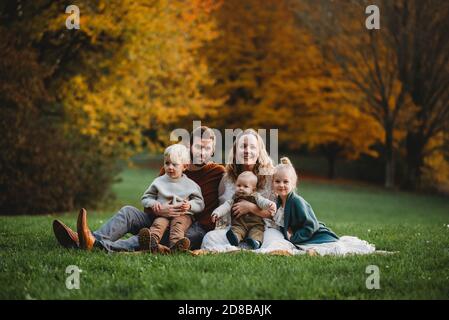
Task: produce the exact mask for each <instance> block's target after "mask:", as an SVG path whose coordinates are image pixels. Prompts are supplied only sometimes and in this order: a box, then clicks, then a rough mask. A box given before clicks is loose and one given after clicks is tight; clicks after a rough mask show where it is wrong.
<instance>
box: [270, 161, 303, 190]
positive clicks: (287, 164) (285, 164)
mask: <svg viewBox="0 0 449 320" xmlns="http://www.w3.org/2000/svg"><path fill="white" fill-rule="evenodd" d="M282 170H286V171H287V174H288V175H289V177H290V178H291V179H292V181H293V185H294V186H296V184H297V183H298V175H297V174H296V170H295V167H293V164H292V162H291V161H290V159H289V158H287V157H282V158H281V160H280V163H279V164H278V165H277V166H276V167H274V174H273V178H274V177H275V176H276V174H277V173H278V172H280V171H282Z"/></svg>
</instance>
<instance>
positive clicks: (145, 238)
mask: <svg viewBox="0 0 449 320" xmlns="http://www.w3.org/2000/svg"><path fill="white" fill-rule="evenodd" d="M138 237H139V249H140V250H141V251H145V252H151V253H153V254H155V253H160V254H169V253H170V248H169V247H167V246H164V245H162V244H160V243H159V241H158V239H157V238H156V237H155V235H154V234H152V233H151V230H150V229H149V228H142V229H140V231H139V235H138Z"/></svg>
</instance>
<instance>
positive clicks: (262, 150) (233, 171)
mask: <svg viewBox="0 0 449 320" xmlns="http://www.w3.org/2000/svg"><path fill="white" fill-rule="evenodd" d="M246 135H253V136H254V137H256V140H257V145H258V147H259V157H258V158H257V160H256V164H255V165H254V169H253V173H254V174H255V175H256V176H257V189H260V188H263V187H264V186H265V184H266V176H267V175H269V176H271V175H273V172H274V166H273V160H271V158H270V156H269V155H268V152H267V149H266V147H265V143H264V142H263V139H262V137H261V136H260V135H259V134H258V133H257V132H256V130H254V129H246V130H245V131H243V132H241V133H240V134H239V135H237V137H236V139H235V141H234V144H233V145H232V150H231V152H230V153H229V158H228V162H227V164H226V173H227V175H228V177H229V178H230V179H231V181H232V182H235V181H236V180H237V177H238V176H239V174H240V173H242V172H243V165H241V164H237V163H236V149H237V143H238V142H239V140H240V138H242V137H243V136H246Z"/></svg>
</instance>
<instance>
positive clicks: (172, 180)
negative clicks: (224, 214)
mask: <svg viewBox="0 0 449 320" xmlns="http://www.w3.org/2000/svg"><path fill="white" fill-rule="evenodd" d="M189 162H190V154H189V151H188V150H187V148H186V147H185V146H183V145H181V144H174V145H171V146H169V147H168V148H167V149H165V152H164V169H165V174H164V175H162V176H160V177H157V178H156V179H154V181H153V183H152V184H151V185H150V187H149V188H148V189H147V190H146V191H145V193H144V194H143V196H142V204H143V206H144V207H145V208H151V209H152V210H153V212H154V213H155V214H156V215H157V214H158V213H159V212H160V211H161V210H162V208H163V206H164V205H166V204H176V203H182V209H183V210H184V211H185V213H184V214H181V215H179V216H176V217H161V216H157V217H156V218H155V219H154V221H153V224H152V225H151V227H150V228H149V229H148V228H143V229H141V230H140V232H139V244H140V248H141V250H150V251H151V252H152V253H156V252H160V253H168V252H173V251H177V250H180V251H187V250H188V249H189V248H190V241H189V239H187V238H186V237H185V232H186V230H187V229H188V228H189V227H190V226H191V224H192V222H193V221H192V220H193V218H194V215H195V214H198V213H201V212H202V211H203V210H204V200H203V196H202V194H201V189H200V187H199V186H198V184H196V183H195V182H194V181H193V180H191V179H189V178H187V176H186V175H185V174H183V172H184V170H185V169H186V168H187V166H188V164H189ZM168 227H169V228H170V235H169V241H170V248H167V247H165V246H162V245H160V241H161V238H162V236H163V234H164V232H165V230H166V229H167V228H168Z"/></svg>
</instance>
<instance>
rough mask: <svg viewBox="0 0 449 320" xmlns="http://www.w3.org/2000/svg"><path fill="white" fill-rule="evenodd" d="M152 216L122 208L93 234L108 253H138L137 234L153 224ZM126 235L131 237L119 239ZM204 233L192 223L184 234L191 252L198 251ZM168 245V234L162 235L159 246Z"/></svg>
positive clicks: (131, 208)
mask: <svg viewBox="0 0 449 320" xmlns="http://www.w3.org/2000/svg"><path fill="white" fill-rule="evenodd" d="M153 220H154V216H153V215H151V214H147V213H145V212H143V211H140V210H139V209H137V208H135V207H133V206H124V207H122V208H121V209H120V210H119V211H118V212H117V213H116V214H115V215H114V216H113V217H112V218H111V219H109V220H108V221H107V222H106V223H105V224H104V225H103V226H101V227H100V229H98V230H97V231H94V232H93V235H94V237H95V239H96V240H97V243H98V244H100V245H101V247H103V248H104V249H106V250H107V251H109V252H113V251H138V250H139V240H138V236H137V234H138V233H139V231H140V229H142V228H149V227H150V226H151V224H152V223H153ZM127 233H131V234H132V236H131V237H130V238H128V239H121V238H122V237H123V236H124V235H126V234H127ZM205 234H206V231H205V230H204V229H203V228H202V227H201V226H200V225H199V224H198V222H197V221H196V222H194V223H193V224H192V225H191V226H190V228H189V229H188V230H187V232H186V237H187V238H189V240H190V248H191V249H192V250H195V249H199V248H200V247H201V242H202V241H203V237H204V235H205ZM167 243H168V232H166V233H165V234H164V237H163V238H162V240H161V244H167Z"/></svg>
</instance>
